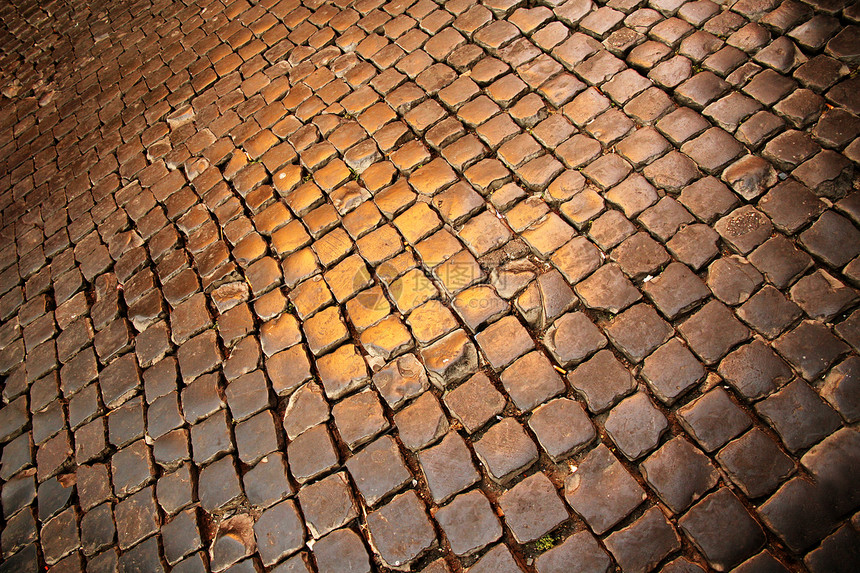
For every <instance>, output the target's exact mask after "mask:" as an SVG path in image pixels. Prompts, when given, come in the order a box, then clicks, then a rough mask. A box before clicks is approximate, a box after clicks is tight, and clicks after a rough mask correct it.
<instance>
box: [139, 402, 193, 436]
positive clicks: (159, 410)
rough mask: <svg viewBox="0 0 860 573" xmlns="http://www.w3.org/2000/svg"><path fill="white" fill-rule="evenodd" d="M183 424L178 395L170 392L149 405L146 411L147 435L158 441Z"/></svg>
mask: <svg viewBox="0 0 860 573" xmlns="http://www.w3.org/2000/svg"><path fill="white" fill-rule="evenodd" d="M184 422H185V419H184V418H183V417H182V412H181V411H180V409H179V393H178V392H171V393H169V394H167V395H166V396H162V397H160V398H158V399H156V400H155V401H153V402H152V403H151V404H150V405H149V409H148V410H147V433H148V434H149V436H150V437H152V438H154V439H158V438H160V437H161V436H163V435H164V434H166V433H167V432H169V431H171V430H175V429H176V428H178V427H179V426H181V425H182V424H183V423H184Z"/></svg>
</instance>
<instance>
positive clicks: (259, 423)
mask: <svg viewBox="0 0 860 573" xmlns="http://www.w3.org/2000/svg"><path fill="white" fill-rule="evenodd" d="M233 431H234V433H235V435H236V449H237V450H238V453H239V459H240V460H241V461H242V463H245V464H248V465H254V464H256V463H257V462H258V461H259V460H261V459H262V458H263V457H264V456H265V455H266V454H268V453H270V452H273V451H275V450H276V449H278V442H279V440H278V433H277V430H276V428H275V418H274V416H273V414H272V412H271V411H268V410H267V411H263V412H260V413H259V414H257V415H255V416H252V417H251V418H248V419H247V420H244V421H242V422H239V423H238V424H236V425H235V427H234V430H233Z"/></svg>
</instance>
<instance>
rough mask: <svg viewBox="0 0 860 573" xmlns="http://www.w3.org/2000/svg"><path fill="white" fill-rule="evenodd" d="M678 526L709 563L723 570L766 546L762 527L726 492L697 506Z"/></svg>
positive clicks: (719, 493)
mask: <svg viewBox="0 0 860 573" xmlns="http://www.w3.org/2000/svg"><path fill="white" fill-rule="evenodd" d="M729 524H731V526H729ZM678 525H680V527H681V529H683V530H684V532H685V533H686V534H687V535H689V536H690V538H691V539H692V541H693V543H694V544H695V545H696V546H697V547H698V548H699V549H700V550H701V551H702V553H703V554H704V556H705V558H706V559H707V560H708V563H709V564H710V565H711V566H712V567H714V568H718V569H721V570H726V569H729V568H731V567H734V566H735V565H737V564H739V563H740V562H741V561H743V560H744V559H746V558H747V557H750V556H752V555H753V554H754V553H755V552H756V551H758V550H759V549H760V548H761V546H762V545H763V544H764V542H765V536H764V531H762V528H761V526H760V525H759V524H758V523H757V522H756V521H755V520H754V519H753V518H752V517H751V516H750V514H749V512H748V511H747V510H746V508H745V507H744V506H743V504H741V502H740V500H738V498H737V497H735V495H734V494H733V493H732V492H731V491H729V490H728V489H726V488H720V489H719V490H717V491H716V492H715V493H712V494H711V495H709V496H707V497H706V498H704V499H703V500H701V501H700V502H699V503H697V504H696V505H695V506H694V507H693V508H692V509H691V510H690V511H689V512H688V513H687V514H686V515H684V516H683V517H682V518H681V519H680V520H679V521H678Z"/></svg>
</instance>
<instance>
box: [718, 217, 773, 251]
mask: <svg viewBox="0 0 860 573" xmlns="http://www.w3.org/2000/svg"><path fill="white" fill-rule="evenodd" d="M714 230H715V231H717V232H718V233H719V234H720V236H721V237H722V238H723V240H725V241H726V242H727V243H729V245H730V246H731V247H732V248H733V249H734V250H736V251H737V252H739V253H740V254H742V255H746V254H749V253H750V252H751V251H752V250H753V249H755V248H756V247H758V246H759V245H761V244H762V243H764V242H765V241H766V240H767V239H769V238H770V236H771V233H772V232H773V224H772V223H771V222H770V219H769V218H768V217H767V215H765V214H764V213H762V212H761V211H759V210H757V209H756V208H754V207H752V206H750V205H744V206H742V207H739V208H738V209H735V210H734V211H732V212H731V213H729V214H728V215H726V216H725V217H723V218H722V219H720V220H719V221H717V223H716V224H715V225H714Z"/></svg>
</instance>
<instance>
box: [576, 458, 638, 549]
mask: <svg viewBox="0 0 860 573" xmlns="http://www.w3.org/2000/svg"><path fill="white" fill-rule="evenodd" d="M645 497H646V494H645V492H644V491H643V490H642V488H641V487H640V486H639V484H638V483H636V480H634V479H633V477H632V476H631V475H630V474H629V473H628V472H627V470H626V469H624V466H622V465H621V463H620V462H619V461H618V459H617V458H615V456H613V455H612V453H611V452H610V451H609V449H608V448H607V447H606V446H604V445H602V444H601V445H599V446H597V447H596V448H594V449H593V450H592V451H591V452H589V454H588V455H587V456H586V457H585V458H584V459H583V460H582V462H580V464H579V467H578V468H577V470H576V472H575V473H574V474H573V475H571V476H569V477H568V478H567V480H566V481H565V483H564V498H565V500H567V503H568V504H569V505H570V506H571V507H572V508H573V509H574V511H576V512H577V513H578V514H579V515H580V516H582V518H583V519H584V520H585V521H586V522H587V523H588V524H589V526H590V527H591V528H592V529H593V530H594V531H595V533H598V534H602V533H604V532H605V531H607V530H608V529H610V528H611V527H612V526H613V525H615V524H616V523H618V522H619V521H621V520H622V519H624V518H625V517H626V516H627V515H629V514H630V512H631V511H633V510H634V509H636V507H638V506H639V504H641V503H642V502H643V501H644V500H645Z"/></svg>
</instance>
